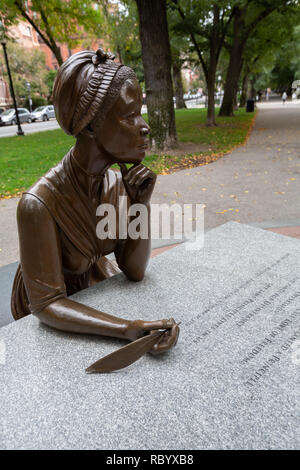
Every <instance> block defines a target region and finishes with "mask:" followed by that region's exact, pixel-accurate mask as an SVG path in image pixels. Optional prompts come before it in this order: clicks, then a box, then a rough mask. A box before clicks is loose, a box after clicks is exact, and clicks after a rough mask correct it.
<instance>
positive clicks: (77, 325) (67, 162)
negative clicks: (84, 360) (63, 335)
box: [11, 48, 179, 354]
mask: <svg viewBox="0 0 300 470" xmlns="http://www.w3.org/2000/svg"><path fill="white" fill-rule="evenodd" d="M53 101H54V106H55V112H56V117H57V120H58V122H59V124H60V126H61V127H62V129H63V130H64V131H65V132H67V133H68V134H71V135H73V136H75V137H76V143H75V145H74V146H73V147H72V148H71V149H70V151H69V152H68V153H67V154H66V155H65V157H64V158H63V159H62V161H61V162H60V163H58V165H56V166H55V167H54V168H52V169H51V170H49V172H48V173H47V174H46V175H45V176H43V177H42V178H40V179H39V180H38V181H37V182H36V183H35V184H34V185H33V186H32V187H31V188H30V189H29V190H28V191H25V192H24V194H23V195H22V198H21V200H20V202H19V205H18V210H17V221H18V231H19V242H20V265H19V267H18V270H17V273H16V276H15V280H14V285H13V291H12V300H11V307H12V314H13V316H14V318H15V319H19V318H21V317H24V316H25V315H28V314H30V313H32V314H34V315H36V316H37V317H38V318H39V319H40V321H42V322H43V323H45V324H47V325H50V326H52V327H54V328H57V329H60V330H65V331H71V332H76V333H87V334H95V335H105V336H112V337H117V338H124V339H127V340H130V341H132V340H135V339H137V338H139V337H142V336H144V335H145V334H148V333H150V332H151V331H152V330H156V329H161V328H167V329H169V330H168V334H165V335H163V337H162V339H161V341H160V342H159V343H157V344H155V346H154V347H153V348H152V351H151V352H153V353H154V354H158V353H161V352H163V351H166V350H168V349H170V348H171V347H172V346H174V345H175V344H176V342H177V339H178V334H179V328H178V326H177V325H176V322H175V321H174V319H169V320H158V321H143V320H135V321H131V320H126V319H123V318H119V317H115V316H112V315H109V314H108V313H104V312H101V311H98V310H95V309H93V308H90V307H88V306H86V305H83V304H81V303H79V302H75V301H74V300H71V299H70V298H68V296H70V295H71V294H74V293H75V292H78V291H80V290H81V289H84V288H86V287H88V286H91V285H93V284H95V283H97V282H99V281H101V280H103V279H106V278H108V277H110V276H111V275H113V274H114V273H116V272H117V269H116V268H115V267H114V265H113V264H112V263H111V262H110V261H109V260H108V259H107V258H106V257H105V255H107V254H109V253H115V257H116V261H117V263H118V266H119V268H120V269H121V270H122V271H123V272H124V273H125V275H126V276H127V278H129V279H130V280H132V281H140V280H142V279H143V276H144V273H145V269H146V266H147V263H148V260H149V256H150V250H151V240H150V237H148V239H143V238H138V239H132V238H129V237H127V238H126V239H121V238H120V237H118V236H117V237H116V239H110V238H107V239H100V238H98V237H97V234H96V225H97V219H99V217H97V215H96V209H97V207H98V206H99V205H100V204H103V203H110V204H113V205H114V207H115V209H116V213H117V214H118V210H119V207H118V204H119V196H122V195H123V196H128V200H129V204H134V203H143V204H145V205H146V206H147V208H148V209H150V198H151V194H152V192H153V188H154V185H155V179H156V177H155V174H154V173H152V172H151V171H150V170H149V169H148V168H146V167H145V166H144V165H142V164H141V161H142V160H143V158H144V156H145V149H146V147H147V141H146V139H147V135H148V133H149V127H148V125H147V123H146V122H145V121H144V119H143V118H142V116H141V114H140V113H141V106H142V93H141V89H140V86H139V83H138V81H137V78H136V76H135V74H134V72H133V70H132V69H130V68H128V67H126V66H123V65H121V64H117V63H115V62H114V56H113V55H112V54H110V53H105V52H104V51H103V50H102V49H101V48H100V49H98V51H97V52H93V51H82V52H78V53H76V54H74V55H73V56H71V57H70V58H69V59H68V60H67V61H66V62H64V64H63V65H62V66H61V67H60V69H59V71H58V73H57V77H56V80H55V83H54V88H53ZM115 163H117V164H119V166H120V169H121V172H119V171H114V170H112V169H111V168H110V167H111V166H112V165H113V164H115ZM126 163H132V164H133V166H131V167H130V169H129V170H128V169H127V167H126V165H125V164H126ZM149 213H150V210H149ZM117 221H118V217H117ZM117 233H118V230H117ZM117 301H118V299H117V298H116V302H117Z"/></svg>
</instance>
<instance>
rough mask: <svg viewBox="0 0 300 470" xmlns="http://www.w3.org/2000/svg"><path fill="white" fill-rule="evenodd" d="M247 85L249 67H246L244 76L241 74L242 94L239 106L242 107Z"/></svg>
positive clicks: (244, 103)
mask: <svg viewBox="0 0 300 470" xmlns="http://www.w3.org/2000/svg"><path fill="white" fill-rule="evenodd" d="M248 86H249V69H248V68H246V69H245V71H244V76H243V84H242V94H241V98H240V108H244V107H245V106H246V101H247V95H248Z"/></svg>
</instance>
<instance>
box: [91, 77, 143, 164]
mask: <svg viewBox="0 0 300 470" xmlns="http://www.w3.org/2000/svg"><path fill="white" fill-rule="evenodd" d="M142 100H143V98H142V91H141V87H140V85H139V82H138V81H137V80H132V79H128V80H126V82H125V83H124V85H123V86H122V88H121V91H120V95H119V97H118V99H117V101H116V102H115V104H114V105H113V107H112V108H111V110H110V111H109V113H108V115H107V117H106V119H105V122H104V124H103V126H102V127H101V128H100V129H99V130H98V131H97V130H95V140H96V142H97V145H98V146H99V148H101V149H104V150H105V152H106V154H107V155H108V157H109V158H110V159H111V162H112V163H116V162H119V163H136V162H141V161H142V160H143V158H144V156H145V152H146V148H147V147H148V144H147V135H148V133H149V126H148V124H147V123H146V122H145V121H144V119H143V118H142V116H141V108H142V103H143V101H142Z"/></svg>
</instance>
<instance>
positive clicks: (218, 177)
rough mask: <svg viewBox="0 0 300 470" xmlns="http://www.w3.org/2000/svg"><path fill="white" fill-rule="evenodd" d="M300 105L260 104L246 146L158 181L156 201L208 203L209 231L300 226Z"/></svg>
mask: <svg viewBox="0 0 300 470" xmlns="http://www.w3.org/2000/svg"><path fill="white" fill-rule="evenodd" d="M299 122H300V105H294V104H292V103H287V104H286V105H284V106H283V105H282V104H281V102H277V103H272V104H270V103H266V104H261V105H259V111H258V116H257V119H256V123H255V126H254V129H253V132H252V134H251V136H250V139H249V140H248V143H247V145H245V146H242V147H239V148H237V149H236V150H234V151H233V152H232V153H230V154H228V155H226V156H224V157H223V158H221V159H219V160H217V161H216V162H213V163H210V164H209V165H205V166H202V167H197V168H192V169H189V170H183V171H179V172H176V173H173V174H170V175H161V176H159V177H158V181H157V185H156V189H155V192H154V195H153V198H152V202H156V203H160V202H166V203H169V204H170V203H174V202H178V203H181V204H183V203H185V204H188V203H202V204H205V205H206V207H205V229H206V230H208V229H211V228H213V227H216V226H218V225H220V224H223V223H225V222H227V221H229V220H235V221H238V222H241V223H257V224H258V225H261V226H263V227H268V228H271V227H281V226H282V225H300V125H299Z"/></svg>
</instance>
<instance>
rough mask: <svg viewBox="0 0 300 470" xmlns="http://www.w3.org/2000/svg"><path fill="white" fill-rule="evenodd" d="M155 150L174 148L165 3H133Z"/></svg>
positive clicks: (158, 0) (142, 0)
mask: <svg viewBox="0 0 300 470" xmlns="http://www.w3.org/2000/svg"><path fill="white" fill-rule="evenodd" d="M136 2H137V7H138V12H139V19H140V21H139V28H140V39H141V45H142V60H143V65H144V72H145V83H146V100H147V108H148V117H149V124H150V128H151V131H150V144H151V147H152V148H153V149H154V150H163V149H165V148H170V147H174V146H176V145H177V137H176V126H175V111H174V104H173V84H172V76H171V52H170V43H169V32H168V24H167V15H166V0H151V2H150V1H149V0H136Z"/></svg>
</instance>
